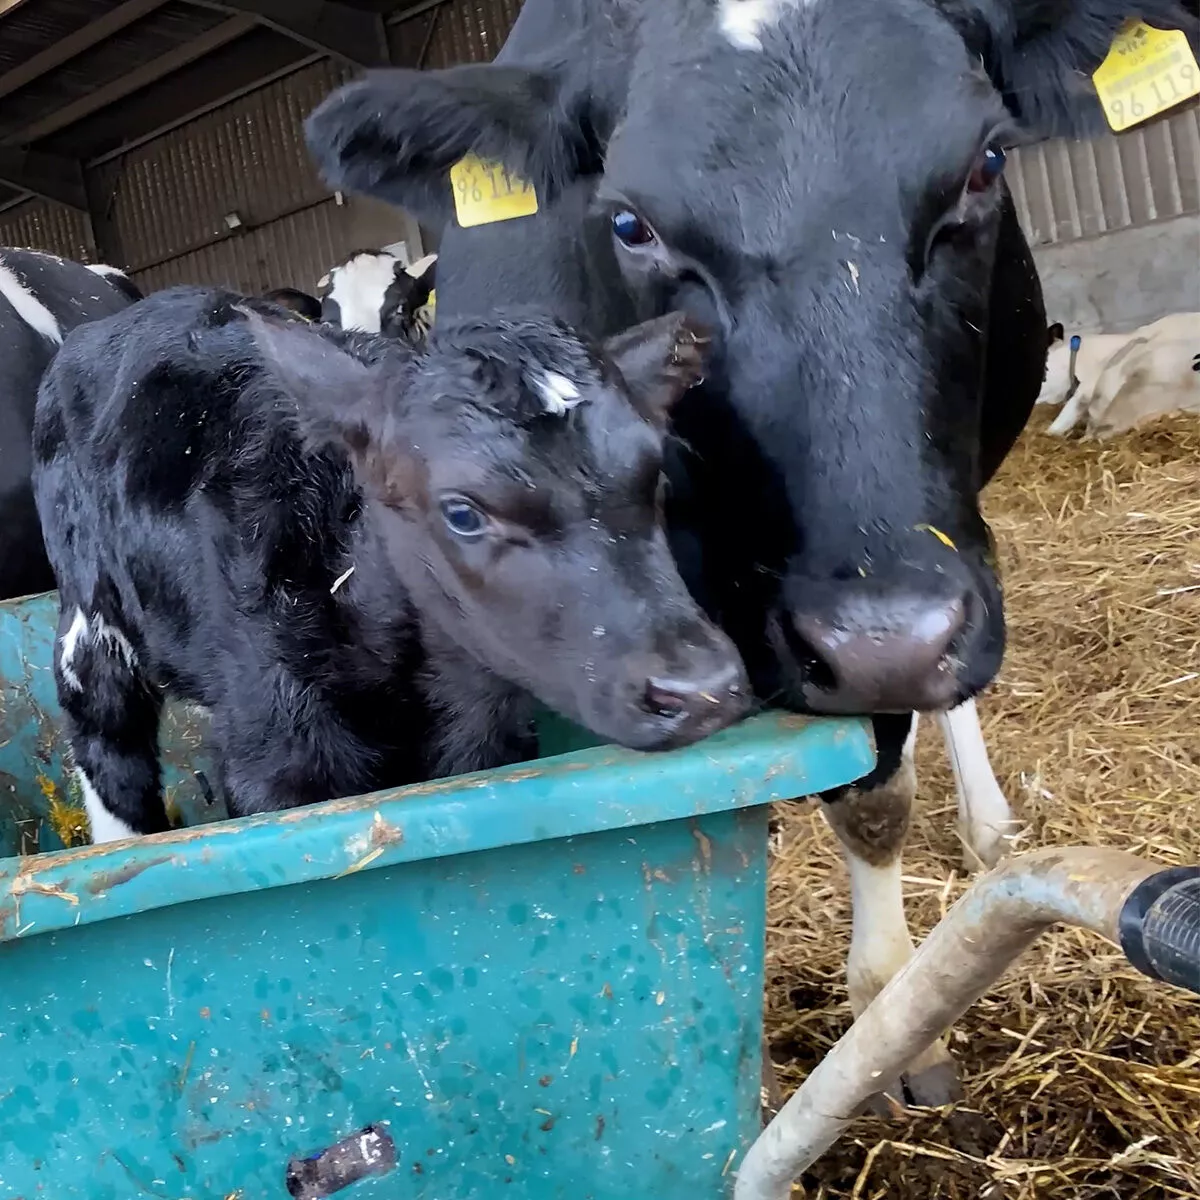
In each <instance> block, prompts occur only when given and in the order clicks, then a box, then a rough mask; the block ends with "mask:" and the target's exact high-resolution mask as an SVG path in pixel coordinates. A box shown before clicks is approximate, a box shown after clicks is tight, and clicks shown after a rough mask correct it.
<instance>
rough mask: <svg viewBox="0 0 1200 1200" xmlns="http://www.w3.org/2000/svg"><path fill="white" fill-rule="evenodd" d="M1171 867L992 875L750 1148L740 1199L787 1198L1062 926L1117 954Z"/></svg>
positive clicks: (1082, 855) (1019, 866) (1067, 867)
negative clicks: (1145, 888)
mask: <svg viewBox="0 0 1200 1200" xmlns="http://www.w3.org/2000/svg"><path fill="white" fill-rule="evenodd" d="M1159 870H1160V868H1159V867H1157V866H1156V865H1155V864H1153V863H1149V862H1146V861H1145V860H1144V859H1141V858H1138V857H1136V856H1135V855H1132V854H1126V853H1124V852H1122V851H1120V850H1103V849H1098V848H1093V847H1078V848H1066V849H1064V848H1057V849H1046V850H1037V851H1034V852H1032V853H1030V854H1024V855H1021V856H1020V857H1018V858H1013V859H1010V860H1008V861H1007V862H1005V863H1003V864H1001V865H1000V866H999V867H997V868H996V869H995V870H993V871H991V872H989V873H988V874H987V875H984V876H983V877H981V878H980V879H979V880H978V881H977V882H976V883H975V884H974V886H972V888H971V889H970V890H969V891H968V892H967V893H966V894H965V895H964V896H963V897H962V898H961V899H960V900H959V901H958V902H957V903H956V904H955V905H954V907H953V908H951V910H950V911H949V912H948V913H947V914H946V916H945V918H944V919H943V920H942V921H941V922H939V924H938V925H937V926H936V927H935V928H934V929H933V931H932V932H931V933H930V934H929V936H928V937H927V938H926V939H925V941H924V942H923V943H922V945H921V946H920V948H919V949H918V950H917V953H916V955H915V956H914V957H913V959H912V960H911V961H910V962H909V963H908V965H907V966H905V967H904V969H903V970H902V971H900V972H899V974H897V975H896V977H895V978H894V979H892V980H891V982H890V983H889V984H888V985H887V987H885V988H884V989H883V991H882V992H880V993H879V995H878V996H877V997H876V998H875V999H874V1000H873V1001H872V1003H871V1004H870V1006H869V1007H868V1008H867V1010H866V1011H865V1012H864V1013H863V1014H862V1016H860V1017H859V1018H858V1020H857V1021H855V1022H854V1024H853V1025H852V1026H851V1027H850V1029H849V1030H848V1031H847V1032H846V1034H845V1035H844V1036H843V1037H842V1038H841V1040H840V1041H839V1042H838V1043H837V1044H836V1045H835V1046H834V1047H833V1049H832V1050H830V1051H829V1053H828V1054H827V1055H826V1056H825V1058H824V1059H823V1060H822V1061H821V1062H820V1064H819V1065H818V1066H817V1068H816V1069H815V1070H814V1071H813V1073H812V1074H811V1075H810V1076H809V1077H808V1079H807V1080H806V1081H805V1082H804V1085H803V1086H802V1087H801V1088H800V1090H799V1091H797V1092H796V1093H795V1095H793V1096H792V1098H791V1099H790V1100H789V1101H788V1102H787V1104H785V1105H784V1107H783V1109H782V1110H781V1111H780V1112H779V1114H778V1115H777V1116H776V1117H775V1119H774V1120H773V1121H772V1122H771V1123H770V1125H768V1126H767V1128H766V1129H765V1130H763V1132H762V1134H761V1135H760V1136H759V1138H758V1140H757V1141H756V1142H755V1143H754V1145H753V1146H752V1147H751V1148H750V1152H749V1154H747V1156H746V1159H745V1162H744V1163H743V1164H742V1167H741V1170H740V1171H739V1172H738V1177H737V1182H736V1185H735V1189H734V1200H788V1197H789V1196H790V1195H791V1186H792V1181H793V1180H794V1179H795V1178H796V1177H797V1176H798V1175H799V1174H800V1173H801V1172H802V1171H804V1170H805V1169H806V1168H807V1167H808V1166H809V1165H810V1164H811V1163H812V1162H814V1161H815V1160H816V1159H817V1158H819V1157H820V1155H822V1154H823V1153H824V1152H825V1151H826V1150H827V1149H828V1148H829V1147H830V1146H831V1145H832V1144H833V1143H834V1142H835V1141H836V1140H837V1138H838V1137H839V1135H840V1134H841V1133H842V1131H843V1130H844V1129H845V1128H846V1126H847V1125H848V1124H849V1123H850V1121H851V1120H852V1119H853V1117H854V1115H855V1113H856V1112H857V1111H858V1109H859V1108H860V1106H861V1105H862V1104H863V1103H864V1102H865V1101H866V1100H867V1099H869V1098H870V1097H871V1096H872V1095H873V1094H874V1093H875V1092H876V1091H877V1090H878V1083H879V1080H880V1079H888V1078H894V1077H895V1076H896V1075H898V1074H900V1073H901V1072H902V1071H903V1069H904V1068H905V1066H907V1064H908V1063H909V1062H910V1061H911V1060H912V1059H913V1058H914V1057H916V1055H918V1054H919V1053H920V1052H921V1051H922V1050H924V1049H925V1048H926V1047H928V1046H929V1045H931V1044H932V1043H933V1041H934V1040H935V1039H936V1038H937V1037H939V1036H940V1035H941V1034H942V1033H943V1032H944V1031H945V1030H946V1029H947V1028H948V1027H949V1026H950V1025H952V1024H953V1023H954V1022H955V1021H956V1020H958V1018H959V1017H960V1016H962V1014H963V1013H964V1012H965V1011H966V1010H967V1009H968V1008H969V1007H970V1006H971V1005H972V1004H974V1003H975V1001H976V1000H978V999H979V997H980V996H982V995H983V994H984V992H986V991H987V990H988V988H989V987H991V986H992V984H993V983H995V981H996V980H997V979H998V978H999V977H1000V976H1001V975H1002V974H1003V973H1004V971H1005V970H1006V969H1007V968H1008V967H1009V966H1010V965H1011V964H1012V963H1013V962H1014V960H1015V959H1017V958H1018V957H1019V956H1020V954H1021V953H1022V952H1023V951H1024V950H1025V949H1026V948H1027V947H1028V946H1029V945H1030V944H1031V943H1032V942H1034V941H1035V940H1036V939H1037V937H1038V935H1039V934H1041V933H1042V932H1043V931H1044V930H1046V929H1047V928H1049V927H1050V926H1051V925H1056V924H1060V923H1061V924H1066V925H1074V926H1077V927H1078V928H1081V929H1090V930H1092V932H1094V933H1098V934H1100V936H1101V937H1104V938H1107V939H1108V940H1109V941H1110V942H1113V943H1115V944H1117V945H1120V944H1121V936H1120V925H1121V917H1122V913H1123V911H1124V909H1125V904H1126V901H1127V900H1129V899H1130V897H1131V896H1132V895H1133V893H1134V892H1135V891H1136V890H1137V889H1138V887H1139V885H1141V884H1142V883H1143V882H1144V881H1146V880H1147V879H1149V878H1150V877H1151V876H1154V875H1156V874H1157V873H1158V872H1159Z"/></svg>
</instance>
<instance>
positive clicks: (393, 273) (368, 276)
mask: <svg viewBox="0 0 1200 1200" xmlns="http://www.w3.org/2000/svg"><path fill="white" fill-rule="evenodd" d="M436 269H437V255H436V254H427V255H425V257H424V258H419V259H417V261H416V262H413V263H408V264H406V263H405V262H404V260H403V259H402V258H400V256H399V255H397V254H393V253H392V252H391V251H390V250H359V251H356V252H355V253H354V254H352V255H351V256H350V257H349V258H348V259H346V261H345V262H343V263H340V264H339V265H338V266H336V267H334V268H333V270H331V271H330V272H329V274H328V275H324V276H322V278H321V280H320V282H319V283H318V284H317V288H318V290H319V291H320V293H321V319H322V320H324V321H328V322H329V324H330V325H336V326H337V327H338V328H339V329H358V330H361V331H363V332H364V333H383V334H386V335H387V336H388V337H397V338H402V339H403V340H405V341H409V342H419V341H421V339H422V338H424V337H426V336H427V335H428V333H429V326H430V324H431V317H430V316H429V314H428V306H429V298H430V293H431V292H432V291H433V289H434V277H435V272H436Z"/></svg>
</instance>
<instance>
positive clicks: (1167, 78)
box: [1092, 21, 1200, 133]
mask: <svg viewBox="0 0 1200 1200" xmlns="http://www.w3.org/2000/svg"><path fill="white" fill-rule="evenodd" d="M1092 82H1093V83H1094V84H1095V85H1096V91H1097V93H1098V94H1099V96H1100V103H1101V104H1102V105H1103V106H1104V115H1105V116H1106V117H1107V118H1108V123H1109V125H1111V126H1112V127H1113V129H1114V130H1116V132H1117V133H1120V132H1121V131H1122V130H1123V129H1132V128H1133V127H1134V126H1135V125H1140V124H1141V123H1142V122H1143V121H1149V120H1150V119H1151V118H1152V117H1157V116H1158V114H1159V113H1163V112H1166V111H1167V109H1169V108H1174V107H1175V105H1177V104H1182V103H1183V101H1185V100H1190V99H1191V98H1192V97H1193V96H1200V66H1198V65H1197V63H1196V55H1195V53H1194V52H1193V50H1192V48H1191V46H1190V45H1189V44H1188V39H1187V34H1186V33H1184V32H1183V30H1182V29H1155V28H1154V27H1153V26H1151V25H1147V24H1146V23H1145V22H1144V21H1127V22H1126V23H1125V24H1124V25H1123V26H1122V27H1121V29H1120V31H1119V32H1118V34H1117V36H1116V37H1115V38H1114V39H1113V44H1112V48H1111V49H1110V50H1109V52H1108V57H1107V58H1106V59H1105V60H1104V61H1103V62H1102V63H1101V64H1100V66H1099V67H1098V68H1097V69H1096V71H1095V73H1094V74H1093V75H1092Z"/></svg>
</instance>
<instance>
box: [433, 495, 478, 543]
mask: <svg viewBox="0 0 1200 1200" xmlns="http://www.w3.org/2000/svg"><path fill="white" fill-rule="evenodd" d="M440 507H441V510H442V519H443V520H444V521H445V522H446V528H447V529H449V530H450V532H451V533H453V534H454V535H455V536H457V537H460V538H467V539H474V538H477V537H482V536H483V534H484V533H486V532H487V527H488V519H487V517H486V516H485V515H484V514H483V513H482V512H481V511H480V510H479V509H478V508H476V507H475V505H474V504H472V503H471V502H470V500H464V499H462V497H460V496H455V497H452V498H451V499H449V500H443V501H442V502H441V506H440Z"/></svg>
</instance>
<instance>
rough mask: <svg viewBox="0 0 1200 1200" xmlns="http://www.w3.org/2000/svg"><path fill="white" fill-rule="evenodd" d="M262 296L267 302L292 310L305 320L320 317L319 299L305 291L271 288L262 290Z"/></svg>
mask: <svg viewBox="0 0 1200 1200" xmlns="http://www.w3.org/2000/svg"><path fill="white" fill-rule="evenodd" d="M262 298H263V299H264V300H266V301H267V303H269V304H278V305H279V306H280V307H281V308H288V309H291V311H292V312H294V313H297V314H299V315H300V316H302V317H303V318H304V319H305V320H306V321H319V320H320V319H321V302H320V300H318V299H317V298H316V296H310V295H309V294H308V293H307V292H302V291H300V290H299V289H298V288H292V287H281V288H272V289H271V290H270V291H269V292H263V295H262Z"/></svg>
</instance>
